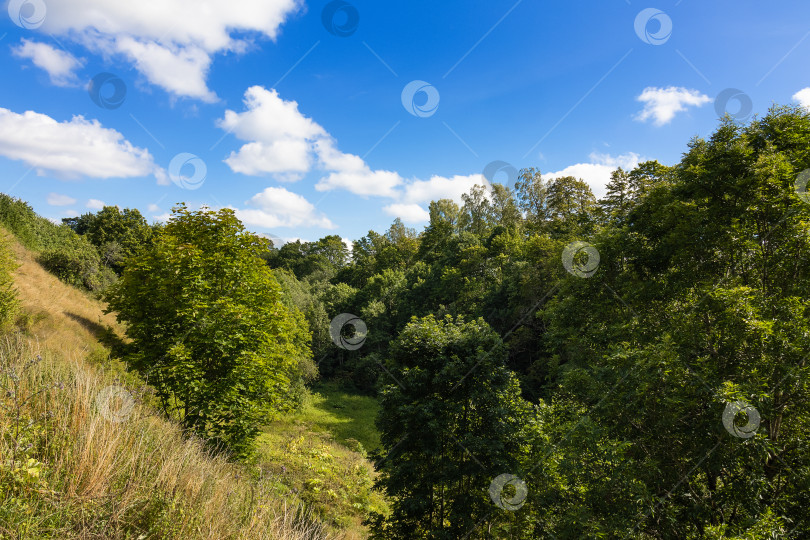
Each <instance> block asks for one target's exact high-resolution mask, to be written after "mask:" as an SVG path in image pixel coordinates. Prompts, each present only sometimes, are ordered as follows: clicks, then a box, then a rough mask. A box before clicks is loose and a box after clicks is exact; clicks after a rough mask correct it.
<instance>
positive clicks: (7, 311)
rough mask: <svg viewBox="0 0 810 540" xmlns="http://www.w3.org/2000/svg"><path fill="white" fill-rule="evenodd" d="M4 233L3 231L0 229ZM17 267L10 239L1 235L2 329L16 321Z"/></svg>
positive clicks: (17, 301) (0, 295)
mask: <svg viewBox="0 0 810 540" xmlns="http://www.w3.org/2000/svg"><path fill="white" fill-rule="evenodd" d="M0 233H2V231H0ZM16 268H17V262H16V260H15V259H14V254H13V253H12V252H11V248H10V247H9V239H8V238H6V237H5V236H0V330H2V329H3V328H6V327H7V326H8V325H9V324H10V323H12V322H14V321H15V319H16V316H17V312H18V310H19V300H18V299H17V291H16V290H15V289H14V279H13V278H12V275H11V274H12V272H13V271H14V270H15V269H16Z"/></svg>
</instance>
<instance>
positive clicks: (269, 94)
mask: <svg viewBox="0 0 810 540" xmlns="http://www.w3.org/2000/svg"><path fill="white" fill-rule="evenodd" d="M244 105H245V109H246V110H245V111H243V112H241V113H237V112H235V111H231V110H228V111H225V116H224V117H223V118H222V119H221V120H219V121H218V122H217V125H218V126H219V127H220V128H222V129H224V130H227V131H229V132H232V133H233V134H234V135H235V136H236V137H237V138H238V139H240V140H242V141H246V144H244V145H242V147H241V148H240V149H239V150H237V151H235V152H231V154H230V155H229V156H228V157H227V158H226V159H225V163H227V164H228V166H229V167H230V168H231V170H233V171H234V172H238V173H242V174H247V175H253V176H259V175H265V174H269V175H272V176H273V177H274V178H276V179H277V180H281V181H295V180H299V179H301V177H303V175H304V174H306V173H308V172H310V171H312V170H313V169H315V168H316V167H317V168H318V169H321V170H323V171H325V175H324V176H323V177H322V178H321V179H320V181H319V182H318V183H317V184H316V186H315V188H316V189H317V190H318V191H330V190H334V189H345V190H347V191H350V192H351V193H354V194H355V195H361V196H369V195H374V196H383V197H395V196H396V193H395V188H396V187H397V186H399V185H400V184H402V183H403V179H402V177H400V176H399V174H397V173H395V172H391V171H381V170H376V171H375V170H372V169H371V168H370V167H369V166H368V165H367V164H366V163H365V161H363V159H362V158H360V157H359V156H356V155H353V154H346V153H343V152H341V151H339V150H338V149H337V148H336V147H335V140H334V139H333V138H332V137H331V136H330V135H329V133H327V132H326V130H325V129H324V128H323V127H321V126H320V125H319V124H318V123H316V122H315V121H313V120H312V119H311V118H308V117H306V116H305V115H304V114H302V113H301V112H300V111H299V110H298V103H296V102H295V101H285V100H284V99H282V98H281V97H279V95H278V92H276V91H275V90H267V89H266V88H263V87H261V86H252V87H250V88H248V89H247V91H246V92H245V99H244Z"/></svg>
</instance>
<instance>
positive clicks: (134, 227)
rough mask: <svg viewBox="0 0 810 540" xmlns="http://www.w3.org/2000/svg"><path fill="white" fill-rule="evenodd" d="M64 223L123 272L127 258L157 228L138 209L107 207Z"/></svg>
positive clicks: (119, 271) (113, 267) (142, 245)
mask: <svg viewBox="0 0 810 540" xmlns="http://www.w3.org/2000/svg"><path fill="white" fill-rule="evenodd" d="M62 223H64V224H65V225H67V226H68V227H70V228H71V229H72V230H73V231H74V232H76V233H77V234H79V235H81V236H83V237H84V238H86V239H87V240H88V241H89V242H90V243H91V244H93V245H94V246H95V247H96V249H97V250H98V252H99V255H100V256H101V259H102V261H103V263H104V264H105V265H106V266H108V267H110V268H112V269H113V270H114V271H115V272H116V273H117V274H120V273H121V271H122V270H123V267H124V260H125V259H126V258H127V257H131V256H133V255H135V254H137V253H138V251H139V250H141V249H142V248H143V247H144V246H145V245H146V244H148V243H149V241H150V240H151V238H152V235H153V233H154V230H153V229H152V227H150V226H149V225H148V224H147V222H146V218H144V217H143V216H142V215H141V213H140V212H139V211H138V210H137V209H129V208H126V209H124V210H120V209H119V208H118V207H117V206H105V207H104V208H102V209H101V210H100V211H98V212H97V213H95V214H92V213H87V214H83V215H81V216H80V217H74V218H65V219H63V220H62Z"/></svg>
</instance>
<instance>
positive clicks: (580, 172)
mask: <svg viewBox="0 0 810 540" xmlns="http://www.w3.org/2000/svg"><path fill="white" fill-rule="evenodd" d="M589 159H590V160H591V161H590V163H576V164H574V165H569V166H568V167H566V168H564V169H562V170H560V171H555V172H548V173H543V178H544V179H546V180H551V179H554V178H561V177H563V176H573V177H575V178H580V179H582V180H584V181H585V182H587V183H588V185H589V186H590V187H591V191H593V194H594V195H595V196H596V198H597V199H599V198H602V197H604V196H605V193H606V192H607V190H606V189H605V188H606V186H607V184H608V182H610V174H611V173H612V172H613V171H615V170H616V169H618V168H620V167H621V168H622V169H624V170H626V171H627V170H632V169H634V168H635V167H636V165H638V164H639V162H640V161H641V158H640V156H639V155H638V154H635V153H633V152H630V153H627V154H622V155H619V156H615V157H614V156H611V155H609V154H598V153H592V154H591V155H590V156H589Z"/></svg>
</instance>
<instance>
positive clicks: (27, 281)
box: [0, 230, 123, 357]
mask: <svg viewBox="0 0 810 540" xmlns="http://www.w3.org/2000/svg"><path fill="white" fill-rule="evenodd" d="M0 231H1V232H2V234H4V235H5V236H10V235H8V233H6V232H5V231H2V230H0ZM10 242H11V248H12V251H13V253H14V256H15V257H16V258H17V262H18V264H19V265H20V266H19V268H17V270H16V271H15V272H14V285H15V287H16V288H17V290H18V291H19V297H20V302H21V305H22V308H23V310H24V311H25V312H26V313H28V314H29V316H31V318H32V320H33V325H32V328H31V331H32V333H33V334H34V335H36V337H37V339H38V340H39V343H40V345H41V346H42V347H44V348H46V349H49V350H55V351H59V352H61V353H63V354H64V355H65V356H67V357H71V356H75V355H79V354H82V353H85V352H87V350H88V348H89V347H91V346H93V345H95V344H97V342H96V336H95V335H94V331H95V330H100V329H101V328H103V327H111V328H113V329H114V330H115V331H116V333H117V334H119V335H123V330H122V329H121V328H120V326H119V325H118V324H117V322H116V320H115V315H113V314H104V313H103V308H104V305H103V303H102V302H100V301H98V300H96V299H94V298H92V297H91V296H90V294H88V293H85V292H83V291H80V290H79V289H76V288H73V287H69V286H67V285H65V284H64V283H62V282H61V281H59V279H57V278H56V277H55V276H54V275H53V274H51V273H49V272H48V271H47V270H45V269H44V268H42V267H41V266H40V265H39V264H38V263H37V262H36V256H35V254H34V253H32V252H30V251H28V250H27V249H25V248H24V247H23V246H22V245H20V243H19V242H17V241H16V239H14V237H13V236H10Z"/></svg>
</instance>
